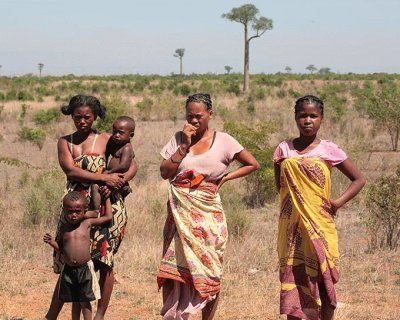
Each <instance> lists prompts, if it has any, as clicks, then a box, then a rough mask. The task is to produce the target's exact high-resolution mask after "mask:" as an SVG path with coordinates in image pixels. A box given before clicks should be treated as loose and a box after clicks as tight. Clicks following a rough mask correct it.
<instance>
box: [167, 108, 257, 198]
mask: <svg viewBox="0 0 400 320" xmlns="http://www.w3.org/2000/svg"><path fill="white" fill-rule="evenodd" d="M212 116H213V112H212V110H209V111H208V110H207V108H206V106H205V105H204V103H202V102H191V103H189V105H188V106H187V107H186V120H187V123H186V124H185V125H184V126H183V130H182V143H181V144H180V146H179V148H178V150H177V151H176V152H175V153H174V154H173V155H172V156H171V158H169V159H165V160H163V161H162V162H161V165H160V172H161V177H162V178H163V179H168V178H171V177H173V176H174V175H175V173H176V171H177V170H178V167H179V164H180V162H181V161H182V160H183V158H184V157H185V156H186V153H187V152H190V153H191V154H193V155H198V154H202V153H204V152H206V151H207V150H208V149H210V147H211V144H212V141H213V136H214V130H213V129H210V128H209V127H208V123H209V121H210V120H211V119H212ZM234 160H236V161H238V162H239V163H240V164H241V165H242V166H241V167H240V168H238V169H236V170H234V171H231V172H229V173H228V174H227V175H225V176H224V177H223V178H222V179H221V180H220V181H218V182H217V183H218V187H217V191H216V192H218V191H219V189H220V188H221V187H222V185H223V184H224V183H225V182H227V181H229V180H233V179H237V178H240V177H244V176H246V175H248V174H250V173H251V172H253V171H255V170H258V169H259V168H260V165H259V163H258V162H257V160H256V159H255V158H254V157H253V156H252V154H251V153H250V152H248V151H247V150H245V149H244V150H242V151H241V152H239V153H237V154H236V155H235V156H234Z"/></svg>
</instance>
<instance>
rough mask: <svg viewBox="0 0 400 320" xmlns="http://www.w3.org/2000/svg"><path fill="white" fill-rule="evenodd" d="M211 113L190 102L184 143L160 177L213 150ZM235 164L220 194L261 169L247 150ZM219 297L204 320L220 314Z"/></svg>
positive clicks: (167, 288)
mask: <svg viewBox="0 0 400 320" xmlns="http://www.w3.org/2000/svg"><path fill="white" fill-rule="evenodd" d="M212 116H213V112H212V110H207V106H206V105H205V104H204V103H202V102H190V103H189V104H188V105H187V107H186V120H187V123H186V124H185V125H184V127H183V130H182V143H181V144H180V145H179V148H178V150H177V151H176V152H175V153H174V154H173V155H172V156H171V158H169V159H164V160H163V161H162V162H161V165H160V172H161V177H162V178H163V179H168V178H171V177H173V176H174V175H175V174H176V171H177V170H178V167H179V164H180V162H181V161H182V160H183V158H184V157H185V156H186V154H187V153H188V152H190V153H191V154H193V155H198V154H202V153H204V152H206V151H207V150H209V149H210V147H211V145H212V142H213V136H214V130H212V129H210V128H209V127H208V124H209V121H210V120H211V119H212ZM234 160H236V161H238V162H239V163H240V164H241V165H242V166H241V167H240V168H238V169H236V170H233V171H231V172H229V173H228V174H226V175H225V176H224V177H223V178H221V179H220V180H219V181H217V182H216V183H217V190H216V192H218V191H219V189H220V188H221V187H222V185H223V184H224V183H225V182H227V181H229V180H233V179H237V178H240V177H243V176H246V175H248V174H250V173H251V172H253V171H255V170H257V169H259V167H260V165H259V164H258V162H257V160H256V159H255V158H254V157H253V156H252V155H251V153H250V152H248V151H247V150H242V151H241V152H239V153H237V154H236V155H235V156H234ZM162 290H163V303H165V302H166V300H167V297H168V296H169V295H170V293H171V292H172V290H173V282H172V281H171V280H169V279H167V280H166V281H165V283H164V285H163V289H162ZM218 300H219V294H217V297H216V299H214V300H213V301H211V302H209V303H208V304H207V305H206V306H205V307H204V308H203V310H202V320H212V319H213V318H214V315H215V312H216V310H217V304H218Z"/></svg>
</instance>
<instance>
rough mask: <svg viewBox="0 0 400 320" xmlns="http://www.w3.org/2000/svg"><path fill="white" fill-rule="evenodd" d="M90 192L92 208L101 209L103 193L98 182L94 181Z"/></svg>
mask: <svg viewBox="0 0 400 320" xmlns="http://www.w3.org/2000/svg"><path fill="white" fill-rule="evenodd" d="M90 193H91V197H92V208H91V209H92V210H100V205H101V195H100V190H99V185H98V184H97V183H93V184H92V186H91V187H90Z"/></svg>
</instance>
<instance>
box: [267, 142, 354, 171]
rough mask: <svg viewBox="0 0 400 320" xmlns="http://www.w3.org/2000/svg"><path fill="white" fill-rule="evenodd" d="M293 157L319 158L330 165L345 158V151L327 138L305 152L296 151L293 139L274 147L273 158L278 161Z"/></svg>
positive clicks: (334, 164) (336, 163) (332, 165)
mask: <svg viewBox="0 0 400 320" xmlns="http://www.w3.org/2000/svg"><path fill="white" fill-rule="evenodd" d="M294 157H306V158H320V159H322V160H324V161H325V162H326V163H327V164H329V165H330V166H331V167H334V166H336V165H338V164H339V163H341V162H343V161H344V160H346V159H347V155H346V153H345V152H344V151H343V150H342V149H341V148H340V147H339V146H338V145H337V144H335V143H333V142H331V141H329V140H321V141H320V143H319V144H318V145H317V146H316V147H315V148H314V149H312V150H310V151H306V152H301V151H297V150H296V149H295V148H294V146H293V140H285V141H282V142H281V143H280V144H279V145H278V146H277V147H276V149H275V152H274V156H273V160H274V162H279V161H281V160H283V159H287V158H294Z"/></svg>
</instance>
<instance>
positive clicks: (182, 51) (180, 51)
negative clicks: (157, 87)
mask: <svg viewBox="0 0 400 320" xmlns="http://www.w3.org/2000/svg"><path fill="white" fill-rule="evenodd" d="M184 54H185V49H184V48H179V49H176V50H175V53H174V57H176V58H179V74H180V75H183V66H182V59H183V56H184Z"/></svg>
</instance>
